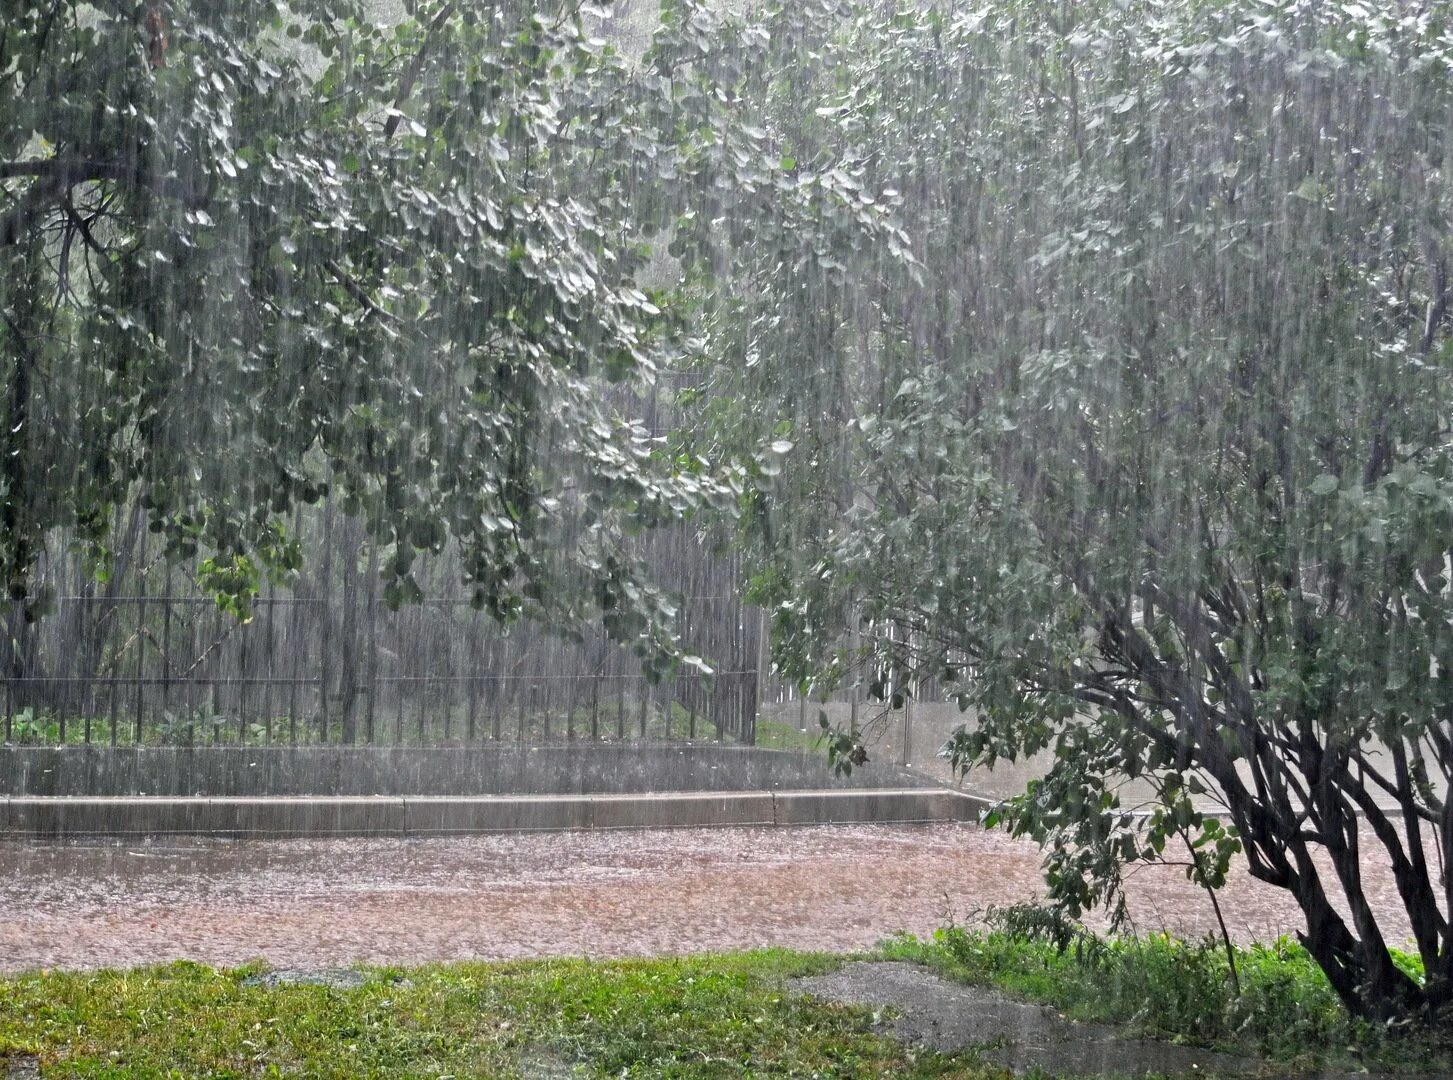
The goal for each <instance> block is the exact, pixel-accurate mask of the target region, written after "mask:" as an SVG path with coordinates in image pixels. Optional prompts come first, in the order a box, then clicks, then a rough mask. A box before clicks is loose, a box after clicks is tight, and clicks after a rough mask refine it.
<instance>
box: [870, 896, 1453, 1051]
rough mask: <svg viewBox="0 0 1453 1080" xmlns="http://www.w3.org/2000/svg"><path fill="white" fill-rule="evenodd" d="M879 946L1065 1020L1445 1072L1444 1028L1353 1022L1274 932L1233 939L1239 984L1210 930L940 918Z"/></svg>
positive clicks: (1220, 1045) (1225, 1045) (1316, 971)
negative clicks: (1094, 930) (1101, 929)
mask: <svg viewBox="0 0 1453 1080" xmlns="http://www.w3.org/2000/svg"><path fill="white" fill-rule="evenodd" d="M1014 910H1015V909H1010V911H1011V912H1013V911H1014ZM1019 910H1020V912H1021V913H1022V912H1023V911H1024V910H1029V909H1027V908H1025V909H1019ZM991 914H992V913H991ZM1004 921H1010V922H1012V921H1013V920H1012V918H1011V919H1009V920H1004ZM1062 946H1063V947H1062ZM880 952H881V954H882V955H883V956H884V957H885V958H889V959H896V960H910V961H915V962H918V963H924V964H928V965H930V966H931V967H933V968H935V969H936V970H937V971H938V972H939V973H940V974H942V975H944V976H945V977H946V978H950V979H955V980H958V981H961V982H968V983H975V984H978V985H987V986H993V987H996V988H998V989H1000V990H1002V991H1004V992H1006V993H1007V994H1009V995H1011V996H1013V997H1018V998H1021V999H1024V1000H1028V1001H1034V1002H1039V1003H1041V1004H1046V1005H1052V1006H1054V1007H1055V1008H1056V1009H1059V1010H1060V1011H1061V1012H1063V1013H1064V1014H1065V1015H1066V1016H1069V1017H1070V1018H1072V1019H1075V1020H1081V1021H1086V1022H1098V1023H1113V1024H1119V1025H1123V1026H1124V1027H1125V1028H1126V1030H1127V1031H1129V1032H1132V1033H1136V1034H1141V1035H1147V1036H1151V1037H1154V1038H1160V1039H1166V1040H1170V1041H1174V1042H1181V1043H1187V1044H1191V1045H1197V1046H1208V1047H1215V1048H1217V1049H1222V1050H1227V1051H1231V1052H1233V1053H1241V1054H1247V1055H1252V1056H1258V1057H1263V1058H1267V1059H1270V1060H1272V1061H1275V1062H1278V1063H1281V1065H1282V1066H1283V1067H1285V1068H1287V1069H1289V1070H1295V1071H1297V1072H1315V1071H1318V1070H1320V1069H1323V1068H1335V1069H1342V1070H1346V1071H1348V1072H1355V1071H1360V1070H1361V1069H1363V1068H1368V1069H1371V1070H1373V1071H1386V1072H1389V1073H1398V1072H1407V1073H1410V1074H1414V1075H1421V1076H1453V1034H1450V1033H1449V1032H1447V1031H1443V1032H1433V1031H1430V1030H1429V1029H1427V1028H1426V1027H1424V1028H1421V1029H1418V1030H1411V1031H1407V1032H1393V1031H1389V1030H1387V1029H1384V1028H1379V1027H1376V1026H1372V1025H1367V1024H1363V1023H1357V1022H1354V1021H1353V1020H1352V1019H1351V1018H1350V1017H1349V1016H1348V1015H1347V1013H1346V1012H1345V1011H1344V1010H1343V1008H1342V1006H1341V1004H1340V1002H1339V1001H1338V999H1337V997H1336V995H1335V994H1334V993H1333V991H1332V988H1331V986H1330V985H1329V984H1328V982H1327V979H1326V977H1325V976H1324V975H1323V974H1322V971H1321V969H1320V968H1318V967H1317V965H1316V963H1315V962H1314V961H1313V960H1312V958H1311V957H1310V956H1309V955H1308V954H1307V953H1306V951H1305V950H1304V949H1302V948H1301V946H1299V945H1298V944H1296V943H1295V942H1292V941H1290V940H1287V939H1285V938H1284V939H1281V940H1279V941H1276V942H1273V943H1271V944H1269V945H1260V944H1258V945H1251V946H1247V947H1240V948H1238V949H1237V950H1236V964H1237V970H1238V973H1239V975H1240V981H1241V993H1240V994H1239V995H1238V994H1236V993H1235V992H1234V991H1233V989H1232V984H1231V980H1230V978H1229V975H1228V965H1227V960H1226V956H1225V953H1224V952H1223V951H1222V946H1221V944H1220V942H1219V941H1215V940H1206V941H1204V942H1187V941H1183V940H1180V939H1177V938H1171V937H1167V936H1165V935H1152V936H1149V937H1125V938H1108V939H1107V938H1099V937H1094V936H1091V935H1089V934H1088V933H1085V932H1076V933H1075V934H1073V935H1072V936H1071V937H1069V938H1065V937H1061V938H1060V940H1059V941H1058V942H1054V941H1050V940H1045V939H1043V938H1040V937H1036V936H1033V935H1028V936H1026V935H1025V934H1023V933H1011V932H1005V931H1004V930H985V931H974V930H966V929H964V928H961V927H948V928H945V929H941V930H939V931H937V932H936V933H935V934H934V936H933V939H932V940H930V941H922V940H918V939H916V938H913V937H911V936H903V937H899V938H895V939H893V940H891V941H889V942H886V943H885V944H884V945H883V946H882V947H881V949H880ZM1403 959H1404V961H1405V962H1408V963H1414V962H1415V961H1413V959H1412V958H1403Z"/></svg>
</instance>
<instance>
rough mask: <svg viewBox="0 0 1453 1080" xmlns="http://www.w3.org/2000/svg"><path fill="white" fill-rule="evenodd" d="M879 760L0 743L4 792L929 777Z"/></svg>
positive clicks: (580, 749) (661, 750) (707, 753)
mask: <svg viewBox="0 0 1453 1080" xmlns="http://www.w3.org/2000/svg"><path fill="white" fill-rule="evenodd" d="M933 786H936V785H935V781H934V780H933V779H932V778H929V777H925V776H923V775H921V774H920V773H918V772H916V771H914V770H910V769H902V768H900V767H898V766H897V765H894V764H890V763H887V762H872V763H870V764H869V765H867V766H864V767H863V768H860V769H855V770H854V771H853V775H852V776H851V777H849V778H846V779H844V778H840V777H835V776H833V774H832V770H831V768H830V767H829V766H828V764H827V760H826V758H825V756H824V755H823V754H821V753H813V752H801V753H799V752H795V751H779V750H763V749H759V748H756V747H728V746H680V745H665V744H663V745H654V746H653V745H640V744H630V745H619V746H611V745H599V744H595V745H578V746H541V747H530V746H513V745H511V746H480V747H459V748H444V749H441V748H424V747H392V748H375V747H370V748H358V747H296V748H288V747H265V748H257V749H248V748H239V747H197V748H193V749H187V748H183V747H143V748H140V749H136V748H126V747H122V748H115V749H113V748H111V747H106V746H66V747H15V746H7V747H0V796H14V797H54V796H91V797H115V796H142V795H145V796H165V797H173V798H176V797H186V796H216V797H243V798H245V797H262V796H302V795H330V796H374V795H388V796H404V795H450V796H459V795H536V794H561V795H596V794H630V793H638V792H652V791H774V790H801V789H828V790H839V789H842V790H851V789H863V788H916V787H933Z"/></svg>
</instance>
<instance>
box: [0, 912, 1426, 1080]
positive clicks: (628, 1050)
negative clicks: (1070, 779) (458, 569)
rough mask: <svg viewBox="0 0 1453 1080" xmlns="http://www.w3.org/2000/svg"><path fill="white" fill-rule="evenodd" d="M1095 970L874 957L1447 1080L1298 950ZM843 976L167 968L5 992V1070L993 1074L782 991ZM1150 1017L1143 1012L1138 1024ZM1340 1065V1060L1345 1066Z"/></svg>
mask: <svg viewBox="0 0 1453 1080" xmlns="http://www.w3.org/2000/svg"><path fill="white" fill-rule="evenodd" d="M1110 949H1111V950H1112V951H1111V952H1109V953H1103V954H1101V953H1097V954H1096V956H1095V957H1093V958H1091V957H1089V956H1088V955H1087V954H1086V953H1085V952H1084V951H1083V950H1078V951H1077V950H1075V949H1070V950H1068V951H1066V952H1060V951H1059V950H1057V949H1056V948H1055V947H1054V946H1052V945H1049V944H1045V943H1039V942H1033V941H1026V940H1023V939H1021V938H1014V937H1011V936H1009V935H1007V934H1005V933H1002V932H995V933H985V934H976V933H965V932H963V931H956V930H954V931H948V932H944V933H940V934H939V935H938V936H937V937H936V939H935V940H934V941H931V942H923V941H915V940H912V939H907V938H904V939H898V940H895V941H892V942H889V943H887V944H886V945H885V946H884V947H883V948H882V950H880V952H879V953H877V954H875V955H876V956H879V957H885V958H895V959H912V960H917V961H921V962H924V963H927V964H930V965H932V966H933V967H935V968H936V969H938V970H939V971H940V972H941V973H943V974H946V975H948V976H951V977H955V978H960V979H965V980H968V981H974V982H981V983H991V984H994V985H997V986H999V987H1001V988H1003V989H1006V990H1008V991H1010V992H1012V993H1015V994H1017V995H1018V996H1023V997H1028V998H1031V999H1034V1000H1042V1001H1047V1002H1050V1003H1053V1004H1056V1005H1058V1006H1060V1007H1061V1008H1064V1009H1066V1011H1068V1012H1069V1013H1071V1014H1072V1015H1075V1016H1077V1017H1080V1018H1083V1019H1094V1020H1114V1021H1122V1022H1129V1026H1130V1027H1131V1028H1133V1029H1135V1030H1139V1031H1151V1032H1154V1033H1156V1034H1159V1035H1161V1036H1163V1037H1169V1038H1176V1039H1181V1040H1187V1041H1194V1042H1197V1043H1201V1044H1205V1045H1221V1046H1223V1047H1234V1048H1236V1049H1239V1050H1241V1051H1243V1052H1246V1051H1253V1052H1255V1051H1259V1052H1262V1053H1267V1054H1271V1055H1273V1056H1274V1057H1276V1058H1277V1059H1279V1060H1281V1061H1283V1062H1287V1063H1289V1064H1294V1065H1296V1066H1297V1067H1298V1068H1301V1067H1303V1066H1310V1065H1313V1064H1315V1063H1317V1062H1318V1061H1321V1060H1323V1058H1324V1057H1326V1056H1327V1055H1326V1053H1325V1052H1326V1051H1328V1050H1329V1049H1330V1050H1331V1051H1332V1053H1331V1055H1330V1057H1331V1059H1332V1061H1333V1062H1334V1063H1337V1064H1339V1065H1349V1064H1350V1065H1352V1067H1354V1068H1355V1067H1357V1065H1359V1064H1362V1065H1370V1066H1372V1067H1374V1068H1393V1069H1410V1070H1415V1071H1419V1072H1422V1073H1424V1074H1426V1075H1453V1070H1447V1069H1443V1068H1440V1067H1439V1065H1440V1064H1441V1065H1442V1066H1447V1065H1449V1064H1450V1063H1453V1057H1449V1056H1447V1055H1442V1056H1440V1054H1439V1052H1436V1051H1435V1049H1434V1047H1433V1045H1432V1043H1433V1040H1432V1039H1431V1038H1429V1037H1427V1036H1426V1033H1424V1034H1421V1035H1414V1036H1413V1037H1411V1038H1407V1037H1405V1038H1389V1037H1388V1036H1387V1035H1386V1034H1385V1033H1380V1032H1369V1031H1366V1030H1363V1029H1359V1028H1357V1027H1355V1026H1354V1025H1351V1024H1349V1023H1348V1022H1347V1021H1346V1018H1345V1017H1343V1016H1342V1014H1341V1012H1340V1010H1339V1009H1338V1007H1337V1005H1336V1002H1335V1001H1334V1000H1333V999H1331V997H1330V996H1329V994H1328V992H1327V990H1326V987H1325V984H1324V983H1323V982H1322V981H1321V977H1320V973H1318V972H1317V971H1316V969H1315V968H1314V967H1309V962H1308V961H1307V960H1306V958H1305V956H1304V955H1302V954H1301V953H1300V952H1299V950H1296V949H1295V947H1294V946H1291V947H1288V946H1285V945H1283V946H1279V947H1278V948H1277V949H1267V950H1260V951H1256V950H1246V951H1244V952H1243V958H1244V962H1243V964H1242V965H1241V966H1242V972H1241V975H1242V983H1243V994H1242V998H1241V999H1235V998H1234V997H1233V996H1232V995H1230V994H1229V992H1228V991H1226V990H1225V989H1224V980H1223V979H1222V978H1221V976H1222V974H1223V973H1222V972H1218V971H1217V969H1216V961H1215V959H1214V958H1215V950H1214V949H1211V948H1208V947H1203V946H1198V945H1184V944H1182V943H1176V942H1169V941H1166V940H1164V939H1152V940H1150V941H1144V942H1138V943H1127V944H1119V945H1111V946H1110ZM841 960H842V958H841V957H837V956H824V955H814V954H802V953H790V952H783V951H777V950H768V951H762V952H753V953H743V954H728V955H716V956H701V957H692V958H685V959H650V960H624V961H620V960H613V961H591V960H568V961H560V960H546V961H531V962H523V963H505V964H482V963H481V964H448V965H433V966H427V967H419V968H409V969H382V968H374V969H366V970H363V971H362V978H361V980H360V985H357V986H350V987H333V986H320V985H272V986H269V985H259V984H258V983H257V980H256V976H257V975H258V973H259V972H261V971H263V970H265V969H262V968H243V969H239V970H235V971H215V970H212V969H210V968H205V967H202V966H200V965H196V964H190V963H176V964H171V965H168V966H165V967H159V968H148V969H141V970H135V971H102V972H68V973H44V972H33V973H29V974H25V975H20V976H13V977H9V978H4V979H0V1076H3V1075H4V1071H5V1070H4V1067H3V1063H4V1061H5V1060H6V1055H7V1054H8V1055H11V1059H12V1060H18V1059H19V1057H20V1055H35V1056H37V1057H38V1058H39V1060H40V1064H41V1069H42V1075H43V1076H45V1077H62V1076H64V1077H137V1078H140V1077H194V1076H219V1077H269V1076H306V1077H339V1078H343V1077H347V1078H361V1077H433V1078H436V1080H443V1078H446V1077H455V1078H463V1077H478V1076H525V1077H547V1078H554V1077H569V1076H598V1077H605V1076H613V1077H633V1076H660V1077H725V1076H780V1077H789V1076H802V1077H807V1076H823V1077H859V1076H861V1077H876V1076H883V1077H887V1076H892V1077H960V1078H964V1080H989V1078H994V1080H999V1078H1001V1077H1004V1076H1005V1075H1006V1074H1005V1073H1004V1072H1003V1071H1002V1070H999V1069H997V1068H994V1067H991V1066H987V1065H984V1064H981V1063H980V1062H979V1061H978V1060H977V1057H976V1055H975V1054H974V1053H972V1052H969V1053H965V1054H960V1055H940V1054H933V1053H929V1052H927V1051H923V1050H915V1049H913V1048H911V1047H905V1046H902V1045H900V1044H898V1043H896V1042H894V1041H892V1040H891V1039H889V1038H886V1037H883V1036H881V1035H879V1034H877V1033H875V1030H874V1027H873V1021H874V1017H873V1015H872V1014H871V1012H870V1011H869V1010H866V1009H858V1008H845V1007H840V1006H833V1005H828V1004H824V1003H820V1002H817V1001H813V1000H810V999H806V998H803V997H801V996H799V995H794V994H790V993H787V992H785V991H784V989H783V986H784V980H786V979H788V978H791V977H793V976H798V975H809V974H816V973H820V972H824V971H829V970H831V969H833V968H834V967H836V966H837V965H838V964H839V963H840V962H841ZM1150 1002H1153V1003H1154V1004H1153V1006H1148V1003H1150ZM1347 1047H1351V1048H1352V1049H1350V1050H1349V1049H1345V1048H1347Z"/></svg>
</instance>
